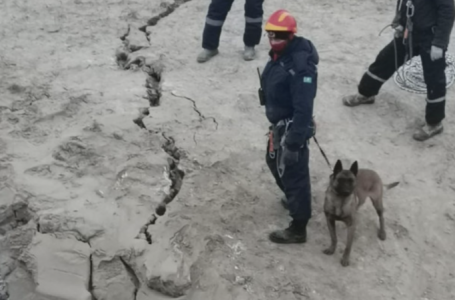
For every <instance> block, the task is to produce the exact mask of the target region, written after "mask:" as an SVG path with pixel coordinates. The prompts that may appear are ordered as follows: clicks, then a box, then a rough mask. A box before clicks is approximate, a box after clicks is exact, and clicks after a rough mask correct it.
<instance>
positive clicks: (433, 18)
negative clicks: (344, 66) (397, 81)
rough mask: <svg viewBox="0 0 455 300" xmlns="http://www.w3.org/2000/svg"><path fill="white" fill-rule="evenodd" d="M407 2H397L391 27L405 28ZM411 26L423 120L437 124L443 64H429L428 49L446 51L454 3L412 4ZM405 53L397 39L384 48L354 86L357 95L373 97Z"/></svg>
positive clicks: (418, 0)
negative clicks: (424, 90) (418, 62)
mask: <svg viewBox="0 0 455 300" xmlns="http://www.w3.org/2000/svg"><path fill="white" fill-rule="evenodd" d="M407 2H408V0H398V4H397V14H396V17H395V20H394V25H396V26H398V25H401V26H402V27H406V21H407V16H406V12H407V7H406V5H407ZM411 2H412V3H413V5H414V7H415V8H414V10H413V12H414V15H413V16H412V17H411V20H412V21H413V23H414V28H413V33H412V37H413V40H414V41H413V45H412V47H411V48H412V51H413V52H412V56H416V55H420V57H421V59H422V67H423V74H424V80H425V83H426V85H427V99H426V101H427V105H426V113H425V119H426V122H427V123H428V124H429V125H433V124H438V123H439V122H441V121H442V120H443V119H444V118H445V103H446V101H445V100H446V98H445V97H446V76H445V68H446V61H445V58H444V56H443V58H442V59H438V60H435V61H433V60H432V59H431V57H430V50H431V47H432V46H437V47H439V48H441V49H443V50H444V55H445V51H447V48H448V45H449V40H450V33H451V31H452V27H453V23H454V0H413V1H411ZM407 51H408V49H406V47H405V45H403V38H402V37H397V38H395V40H394V41H391V42H390V43H389V44H388V45H387V46H385V47H384V48H383V49H382V50H381V51H380V52H379V54H378V55H377V57H376V59H375V61H374V62H373V63H372V64H371V65H370V66H369V68H368V71H367V72H365V74H364V75H363V77H362V79H361V81H360V84H359V86H358V91H359V94H361V95H363V96H365V97H372V96H376V95H377V94H378V93H379V90H380V89H381V87H382V85H383V84H384V83H385V82H386V81H387V80H388V79H389V78H390V77H392V75H393V74H394V73H395V71H396V69H397V68H399V67H401V66H402V65H403V64H404V62H405V56H406V54H407Z"/></svg>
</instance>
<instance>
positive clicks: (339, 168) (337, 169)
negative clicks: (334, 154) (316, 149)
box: [333, 160, 343, 176]
mask: <svg viewBox="0 0 455 300" xmlns="http://www.w3.org/2000/svg"><path fill="white" fill-rule="evenodd" d="M341 171H343V164H342V163H341V160H337V163H336V164H335V167H334V168H333V174H334V175H335V176H336V174H338V173H340V172H341Z"/></svg>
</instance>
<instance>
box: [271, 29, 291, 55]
mask: <svg viewBox="0 0 455 300" xmlns="http://www.w3.org/2000/svg"><path fill="white" fill-rule="evenodd" d="M268 36H269V43H270V47H271V48H272V51H273V52H275V53H280V52H282V51H283V50H284V48H286V46H287V45H288V43H289V40H291V39H292V36H293V35H292V34H290V33H288V32H269V33H268Z"/></svg>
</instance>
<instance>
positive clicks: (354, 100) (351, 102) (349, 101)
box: [343, 93, 375, 107]
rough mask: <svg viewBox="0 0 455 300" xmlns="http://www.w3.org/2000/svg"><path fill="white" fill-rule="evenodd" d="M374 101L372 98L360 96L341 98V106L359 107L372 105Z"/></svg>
mask: <svg viewBox="0 0 455 300" xmlns="http://www.w3.org/2000/svg"><path fill="white" fill-rule="evenodd" d="M374 100H375V97H374V96H371V97H365V96H363V95H360V94H358V93H357V94H355V95H349V96H346V97H344V98H343V104H344V105H346V106H349V107H353V106H357V105H361V104H373V103H374Z"/></svg>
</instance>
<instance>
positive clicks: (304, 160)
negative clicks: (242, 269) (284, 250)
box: [261, 10, 319, 243]
mask: <svg viewBox="0 0 455 300" xmlns="http://www.w3.org/2000/svg"><path fill="white" fill-rule="evenodd" d="M265 30H266V31H267V33H268V38H269V42H270V46H271V50H270V52H269V55H270V60H269V62H268V63H267V64H266V66H265V68H264V71H263V73H262V75H261V89H262V92H263V93H262V96H263V98H264V105H265V113H266V117H267V119H268V120H269V122H270V123H271V124H272V125H271V128H270V129H271V132H270V137H269V141H268V145H267V154H266V162H267V165H268V167H269V169H270V171H271V173H272V174H273V176H274V178H275V181H276V183H277V184H278V186H279V187H280V189H281V190H282V191H283V192H284V194H285V198H284V199H286V200H285V201H286V202H287V203H285V204H286V205H287V207H288V209H289V214H290V216H291V218H292V221H291V223H290V224H289V227H288V228H286V229H284V230H278V231H275V232H272V233H270V235H269V239H270V240H271V241H272V242H275V243H305V242H306V237H307V231H306V226H307V223H308V221H309V220H310V218H311V183H310V173H309V172H310V170H309V155H310V153H309V149H308V140H309V139H310V138H311V137H312V136H313V135H314V125H313V118H312V116H313V100H314V98H315V97H316V90H317V78H318V74H317V64H318V63H319V56H318V53H317V51H316V48H315V46H314V45H313V44H312V42H311V41H309V40H307V39H305V38H303V37H300V36H296V35H295V34H296V33H297V23H296V20H295V19H294V17H293V16H292V15H291V14H290V13H289V12H288V11H286V10H278V11H276V12H274V13H273V14H272V15H271V16H270V18H269V19H268V21H267V23H266V25H265Z"/></svg>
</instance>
